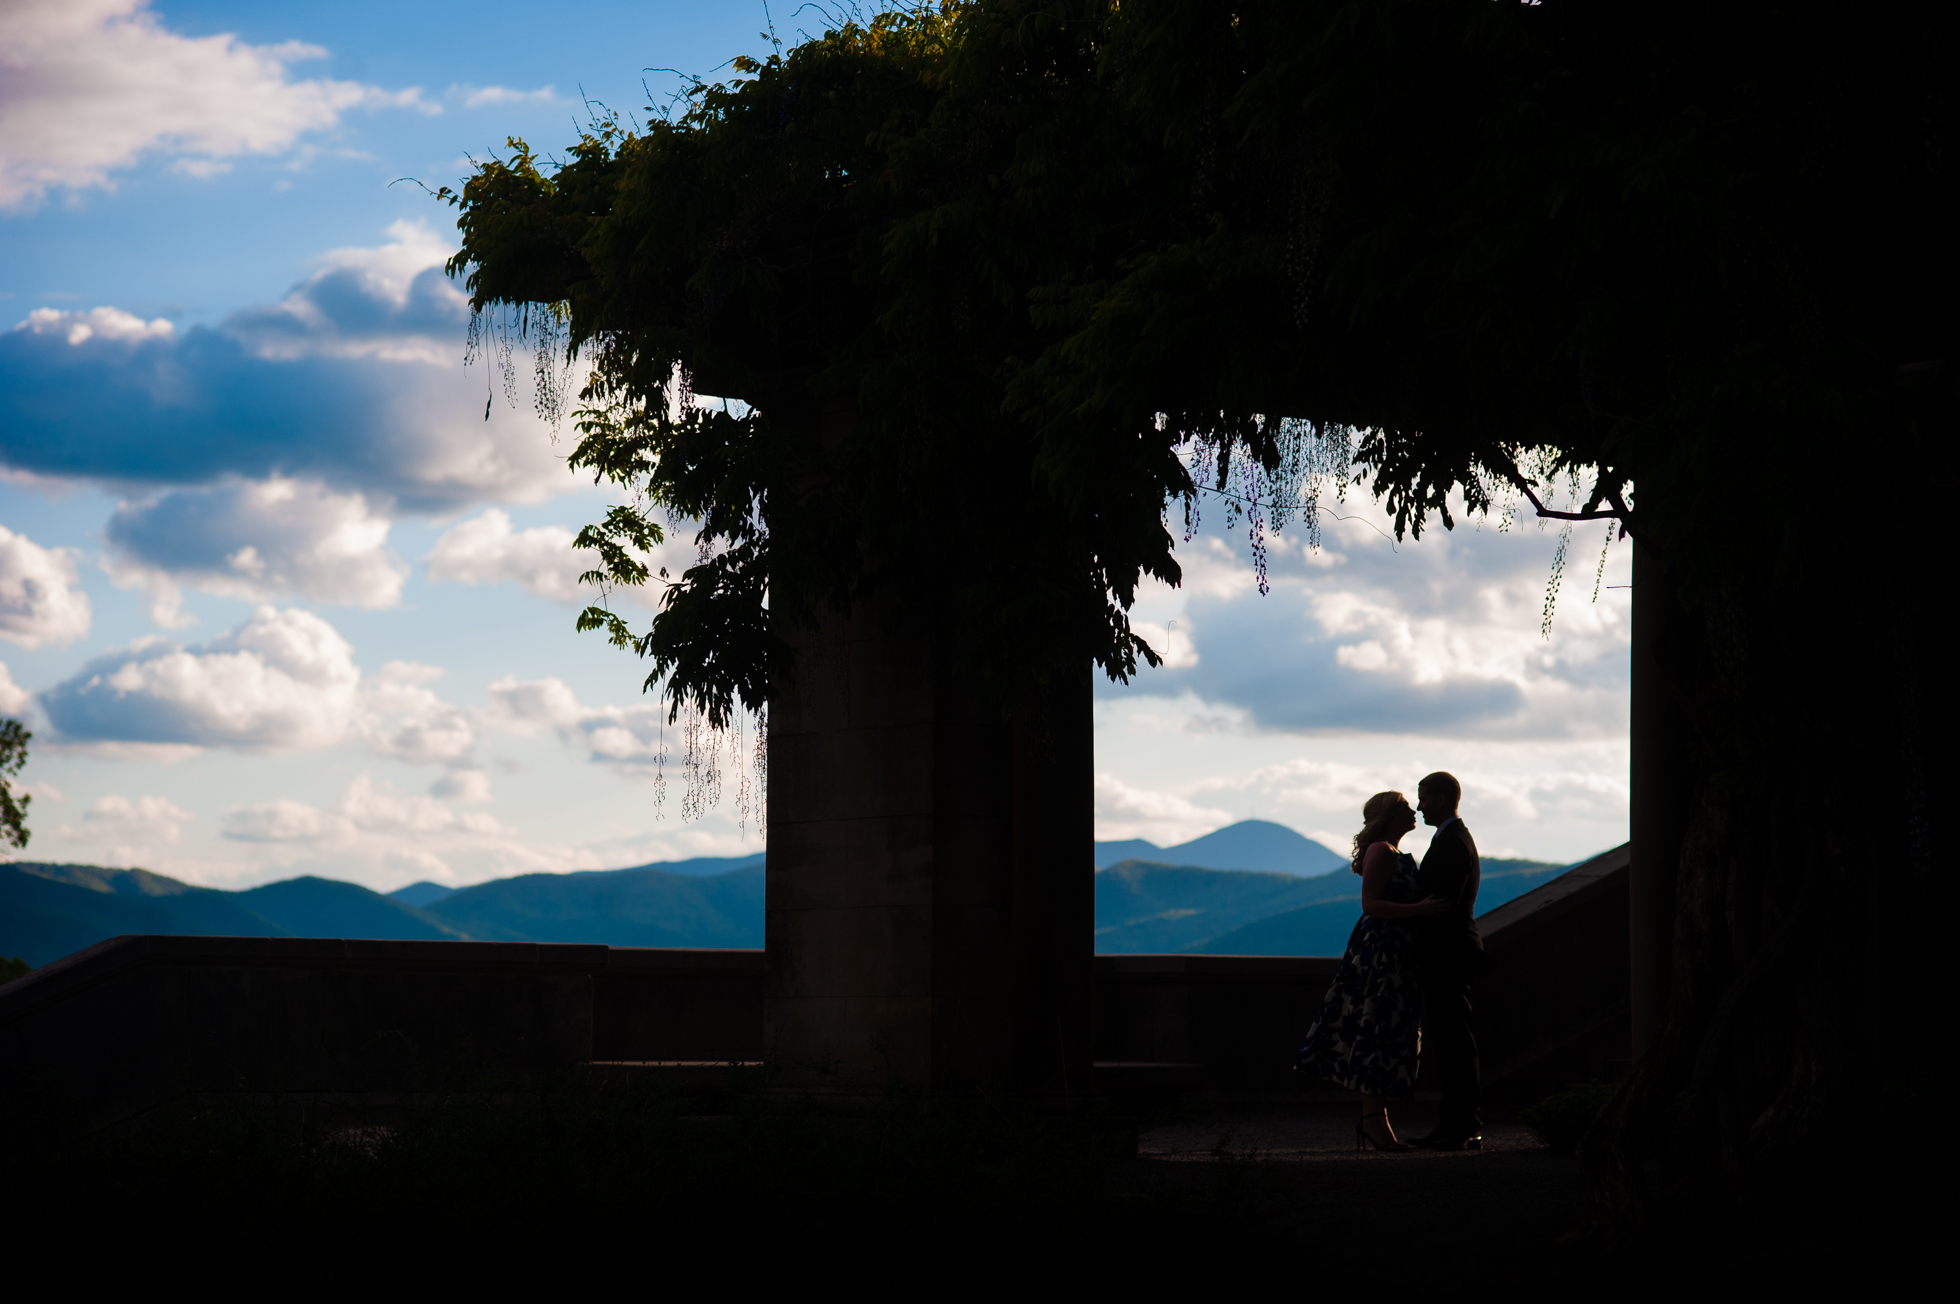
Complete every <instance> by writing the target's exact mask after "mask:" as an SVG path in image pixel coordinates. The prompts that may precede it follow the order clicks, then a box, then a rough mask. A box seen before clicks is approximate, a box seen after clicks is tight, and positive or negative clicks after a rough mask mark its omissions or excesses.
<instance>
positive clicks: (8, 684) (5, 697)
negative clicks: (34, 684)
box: [0, 661, 34, 716]
mask: <svg viewBox="0 0 1960 1304" xmlns="http://www.w3.org/2000/svg"><path fill="white" fill-rule="evenodd" d="M33 705H34V694H32V693H30V692H28V691H27V690H26V689H25V688H22V687H21V686H20V685H19V684H16V683H15V682H14V672H13V671H11V670H9V669H7V663H6V662H4V661H0V715H12V716H23V715H26V714H27V712H28V710H29V709H30V708H32V707H33Z"/></svg>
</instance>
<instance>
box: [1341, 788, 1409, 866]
mask: <svg viewBox="0 0 1960 1304" xmlns="http://www.w3.org/2000/svg"><path fill="white" fill-rule="evenodd" d="M1408 804H1409V799H1408V798H1407V797H1404V796H1403V795H1402V794H1401V793H1399V792H1378V793H1376V794H1375V795H1374V796H1372V797H1370V798H1368V804H1367V805H1365V806H1363V807H1362V808H1361V818H1362V819H1363V820H1364V821H1366V822H1365V823H1364V824H1362V826H1361V832H1359V833H1357V834H1355V835H1354V872H1355V873H1357V874H1359V873H1360V872H1361V857H1362V856H1364V855H1366V854H1367V852H1368V848H1369V847H1371V846H1373V845H1374V844H1375V843H1377V842H1381V841H1383V840H1384V839H1383V837H1382V834H1383V832H1384V831H1386V830H1387V828H1388V824H1389V820H1390V819H1391V818H1392V817H1393V816H1394V814H1395V812H1396V811H1398V810H1400V809H1401V808H1402V807H1404V806H1407V805H1408Z"/></svg>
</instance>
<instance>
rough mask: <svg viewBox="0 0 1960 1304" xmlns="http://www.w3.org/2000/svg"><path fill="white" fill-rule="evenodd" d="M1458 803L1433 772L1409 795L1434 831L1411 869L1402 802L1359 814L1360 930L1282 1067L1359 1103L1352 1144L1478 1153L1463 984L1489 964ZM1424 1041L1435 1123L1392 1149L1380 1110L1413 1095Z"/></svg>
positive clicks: (1473, 855) (1472, 1040)
mask: <svg viewBox="0 0 1960 1304" xmlns="http://www.w3.org/2000/svg"><path fill="white" fill-rule="evenodd" d="M1462 799H1463V788H1462V786H1461V785H1460V784H1458V783H1457V781H1456V779H1455V778H1454V777H1453V776H1451V775H1448V774H1444V773H1442V772H1441V771H1438V772H1437V773H1435V774H1432V775H1430V776H1429V777H1428V778H1426V779H1424V780H1423V781H1422V782H1421V783H1420V784H1418V785H1417V787H1416V807H1417V809H1419V810H1421V811H1422V817H1423V819H1424V820H1426V821H1427V822H1428V823H1429V824H1430V826H1431V827H1433V828H1434V829H1435V830H1436V834H1435V836H1434V837H1433V838H1432V839H1431V840H1430V843H1429V851H1428V852H1427V853H1426V854H1425V855H1424V856H1423V858H1422V864H1421V866H1420V867H1418V866H1417V864H1416V860H1415V857H1414V856H1411V855H1409V854H1407V853H1406V852H1404V851H1402V850H1401V841H1402V836H1403V835H1404V834H1406V833H1407V832H1408V831H1409V830H1410V829H1413V828H1414V827H1415V826H1416V812H1415V811H1414V810H1411V809H1410V808H1409V801H1408V798H1406V797H1404V796H1403V795H1402V794H1401V793H1399V792H1378V793H1376V794H1375V795H1374V796H1372V797H1370V798H1369V799H1368V804H1367V805H1366V806H1364V807H1362V808H1361V817H1362V819H1363V820H1364V821H1366V822H1365V823H1364V824H1363V825H1362V828H1361V832H1359V833H1357V834H1355V835H1354V872H1355V873H1357V874H1359V875H1361V922H1360V923H1358V924H1356V925H1355V926H1354V932H1353V934H1351V935H1350V936H1349V938H1348V945H1347V954H1346V955H1344V956H1342V957H1341V968H1340V972H1339V973H1337V974H1335V975H1334V985H1333V986H1332V987H1329V988H1328V989H1327V997H1326V1000H1325V1001H1323V1002H1322V1004H1321V1009H1320V1017H1319V1018H1318V1019H1316V1020H1315V1021H1314V1024H1313V1026H1312V1027H1311V1028H1309V1029H1308V1030H1307V1039H1306V1041H1305V1043H1304V1044H1303V1045H1302V1046H1301V1047H1300V1055H1299V1058H1298V1059H1297V1060H1296V1061H1295V1062H1294V1067H1295V1068H1296V1069H1301V1070H1307V1071H1312V1072H1316V1073H1319V1074H1321V1075H1322V1076H1324V1077H1326V1078H1328V1079H1330V1080H1332V1081H1333V1082H1335V1083H1338V1084H1339V1085H1340V1086H1343V1087H1346V1088H1347V1089H1348V1090H1350V1091H1358V1092H1360V1093H1361V1118H1360V1121H1358V1122H1357V1123H1356V1124H1355V1128H1354V1135H1355V1145H1356V1146H1359V1145H1360V1144H1361V1143H1362V1141H1364V1140H1366V1141H1368V1142H1370V1143H1372V1144H1373V1145H1374V1147H1375V1149H1377V1150H1407V1149H1408V1148H1409V1147H1410V1146H1416V1147H1419V1148H1421V1149H1425V1150H1479V1149H1482V1148H1483V1135H1482V1133H1483V1122H1482V1121H1481V1120H1480V1119H1479V1118H1478V1117H1477V1037H1476V1032H1475V1030H1474V1029H1473V1027H1472V1025H1471V1017H1470V984H1471V982H1472V981H1473V980H1475V979H1477V978H1479V977H1481V976H1482V975H1484V974H1486V973H1488V972H1489V971H1490V967H1491V965H1490V960H1489V959H1488V957H1486V956H1485V955H1484V942H1483V939H1482V938H1481V937H1479V936H1478V935H1477V924H1476V918H1475V916H1476V907H1477V881H1478V879H1479V877H1480V876H1481V867H1480V865H1479V864H1478V861H1477V844H1476V843H1475V842H1473V841H1471V839H1470V830H1469V829H1467V828H1465V827H1464V825H1463V821H1462V820H1461V819H1459V818H1457V813H1456V808H1457V804H1458V803H1459V802H1460V801H1461V800H1462ZM1425 1039H1426V1040H1427V1041H1428V1043H1429V1044H1428V1047H1427V1049H1428V1051H1429V1054H1430V1056H1431V1057H1432V1058H1433V1059H1434V1061H1435V1065H1436V1079H1437V1085H1438V1086H1440V1087H1441V1088H1442V1093H1443V1104H1442V1111H1441V1117H1440V1119H1439V1121H1438V1122H1437V1124H1436V1130H1435V1131H1433V1132H1431V1133H1430V1134H1429V1135H1427V1136H1422V1137H1414V1138H1411V1139H1410V1140H1409V1141H1407V1142H1403V1141H1399V1140H1397V1139H1396V1136H1395V1129H1394V1128H1393V1127H1391V1126H1390V1124H1389V1121H1388V1102H1389V1101H1391V1100H1407V1099H1409V1097H1410V1096H1412V1095H1413V1094H1414V1093H1415V1085H1416V1064H1417V1058H1418V1056H1419V1054H1420V1053H1421V1051H1422V1050H1423V1049H1424V1047H1423V1044H1422V1043H1423V1041H1424V1040H1425Z"/></svg>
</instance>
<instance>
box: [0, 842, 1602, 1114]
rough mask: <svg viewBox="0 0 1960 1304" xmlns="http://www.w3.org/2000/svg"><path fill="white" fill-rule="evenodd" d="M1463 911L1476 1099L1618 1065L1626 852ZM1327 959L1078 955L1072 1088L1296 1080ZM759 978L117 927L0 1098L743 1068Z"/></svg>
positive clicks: (557, 953)
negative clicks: (1477, 960) (1087, 984)
mask: <svg viewBox="0 0 1960 1304" xmlns="http://www.w3.org/2000/svg"><path fill="white" fill-rule="evenodd" d="M1478 922H1479V925H1480V926H1481V927H1482V929H1483V932H1484V937H1485V941H1486V945H1487V946H1488V947H1489V949H1490V952H1491V955H1492V957H1493V959H1494V960H1495V961H1496V962H1497V970H1496V972H1495V973H1493V974H1492V975H1491V976H1490V977H1488V978H1485V979H1484V980H1482V981H1481V982H1479V983H1478V984H1477V986H1476V988H1475V992H1474V999H1475V1001H1476V1006H1477V1020H1478V1032H1479V1037H1480V1040H1481V1042H1482V1048H1483V1063H1484V1076H1485V1082H1486V1086H1487V1097H1488V1099H1489V1101H1490V1103H1491V1106H1492V1108H1493V1110H1495V1111H1499V1112H1501V1111H1503V1110H1506V1109H1509V1108H1515V1107H1517V1106H1518V1105H1522V1104H1527V1103H1529V1102H1530V1101H1532V1100H1535V1099H1538V1098H1539V1097H1541V1096H1543V1095H1544V1094H1545V1093H1547V1092H1548V1091H1551V1090H1554V1089H1556V1088H1557V1087H1560V1086H1563V1085H1565V1084H1567V1083H1570V1082H1583V1081H1588V1080H1592V1079H1601V1080H1612V1079H1614V1078H1617V1077H1618V1076H1619V1075H1620V1074H1621V1073H1623V1072H1624V1070H1625V1067H1626V1060H1627V1057H1628V1054H1629V1052H1628V1045H1629V1036H1630V1028H1629V1020H1628V979H1627V928H1628V920H1627V848H1625V847H1621V848H1619V849H1617V850H1615V851H1613V852H1609V853H1608V854H1607V855H1604V856H1601V857H1598V858H1596V859H1594V860H1592V861H1589V862H1587V863H1586V864H1584V865H1580V866H1578V867H1576V868H1574V869H1572V870H1571V871H1569V872H1567V873H1566V874H1564V875H1562V876H1561V877H1559V878H1557V879H1555V880H1553V881H1552V882H1550V883H1547V884H1545V885H1543V886H1542V887H1539V888H1538V889H1536V890H1535V891H1533V892H1530V893H1527V894H1526V895H1524V896H1522V897H1519V898H1518V899H1517V900H1515V901H1512V902H1509V903H1507V904H1505V905H1503V906H1500V907H1498V908H1497V909H1496V910H1494V911H1491V912H1489V913H1488V914H1486V915H1484V916H1482V917H1481V918H1480V919H1479V921H1478ZM1338 963H1339V962H1338V960H1336V959H1334V958H1331V957H1323V958H1298V957H1289V956H1226V955H1106V956H1097V957H1095V959H1094V974H1095V1021H1094V1034H1093V1048H1094V1058H1095V1060H1096V1061H1097V1063H1096V1066H1095V1069H1094V1071H1093V1072H1094V1082H1095V1086H1096V1089H1097V1090H1099V1091H1102V1092H1104V1093H1113V1094H1119V1095H1120V1094H1123V1093H1126V1092H1141V1093H1160V1092H1167V1091H1191V1090H1213V1091H1231V1092H1244V1091H1254V1092H1300V1091H1306V1090H1311V1089H1313V1088H1314V1087H1315V1085H1316V1084H1314V1083H1308V1082H1301V1081H1300V1080H1299V1079H1298V1077H1297V1075H1295V1074H1293V1073H1291V1072H1290V1065H1291V1063H1292V1056H1293V1050H1294V1048H1295V1046H1296V1045H1297V1043H1298V1040H1299V1037H1300V1035H1301V1033H1302V1032H1304V1031H1305V1029H1306V1026H1307V1024H1308V1023H1309V1022H1310V1021H1311V1020H1312V1018H1313V1013H1314V1011H1315V1010H1316V1009H1317V1008H1318V1006H1319V1003H1320V999H1321V996H1322V994H1323V993H1324V992H1325V991H1326V989H1327V985H1328V982H1329V981H1330V980H1331V979H1332V977H1333V974H1334V970H1335V968H1336V967H1337V965H1338ZM764 983H765V965H764V958H763V953H762V952H761V951H735V950H655V949H642V948H631V947H605V946H553V945H537V944H530V943H503V942H385V941H335V940H313V939H306V938H239V937H119V938H114V939H111V940H110V941H107V942H103V943H101V944H99V945H97V946H93V947H90V948H89V949H88V950H86V951H81V952H78V953H77V954H75V955H72V956H69V957H67V958H66V959H63V960H60V961H57V962H56V963H54V964H52V965H48V966H46V967H45V968H42V969H38V970H36V971H35V972H34V973H32V974H29V975H28V976H27V977H25V978H22V979H20V980H18V981H16V982H13V983H10V984H8V985H7V986H5V987H4V988H0V1108H5V1109H6V1110H8V1111H10V1113H11V1115H12V1116H13V1117H15V1118H19V1117H23V1116H33V1117H36V1118H46V1119H49V1120H50V1121H53V1122H57V1123H58V1124H60V1125H62V1126H71V1127H79V1128H84V1129H92V1128H98V1127H102V1126H107V1125H110V1124H114V1123H117V1122H120V1121H122V1120H125V1119H129V1118H132V1117H135V1116H137V1115H140V1114H142V1113H144V1112H145V1111H147V1110H150V1109H153V1108H155V1107H157V1106H158V1105H161V1104H163V1103H166V1102H168V1101H171V1100H174V1099H177V1098H180V1097H183V1096H187V1095H213V1094H236V1093H243V1094H247V1095H253V1096H315V1097H334V1096H343V1097H345V1096H364V1097H375V1096H386V1095H389V1094H391V1093H402V1092H417V1091H440V1090H459V1089H475V1090H483V1089H512V1088H516V1089H521V1088H525V1087H533V1086H538V1085H542V1084H545V1083H548V1082H550V1081H552V1080H554V1079H558V1078H562V1077H564V1076H565V1075H567V1074H569V1073H571V1072H573V1071H574V1070H575V1069H577V1067H578V1066H580V1065H582V1064H589V1063H594V1062H597V1063H601V1064H614V1065H625V1064H633V1065H640V1064H645V1063H647V1062H659V1063H663V1064H668V1065H675V1064H683V1063H684V1064H702V1063H728V1062H751V1061H758V1060H762V1059H764V1058H766V1057H767V1056H768V1053H769V1052H770V1050H771V1048H770V1047H769V1046H767V1045H766V1044H765V1034H764V1021H763V1008H764ZM615 1071H623V1070H615ZM635 1071H637V1070H635ZM1069 1086H1070V1088H1071V1089H1073V1090H1079V1088H1074V1084H1072V1083H1071V1084H1069Z"/></svg>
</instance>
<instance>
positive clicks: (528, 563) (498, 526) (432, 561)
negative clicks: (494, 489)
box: [427, 508, 593, 602]
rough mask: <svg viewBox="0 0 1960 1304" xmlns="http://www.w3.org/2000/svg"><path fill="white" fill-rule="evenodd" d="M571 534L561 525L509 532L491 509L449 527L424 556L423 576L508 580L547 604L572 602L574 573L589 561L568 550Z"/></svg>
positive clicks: (502, 516) (504, 518) (506, 520)
mask: <svg viewBox="0 0 1960 1304" xmlns="http://www.w3.org/2000/svg"><path fill="white" fill-rule="evenodd" d="M573 537H574V536H573V534H572V532H571V531H570V530H568V529H566V528H564V527H563V526H561V525H541V526H537V527H535V528H533V529H529V530H513V529H511V525H510V515H509V514H508V513H506V512H500V511H498V510H496V509H495V508H491V509H490V510H488V511H486V512H484V513H483V515H481V516H478V517H476V518H474V519H473V520H468V521H463V522H460V523H458V524H456V525H453V526H451V527H450V528H449V529H448V530H446V531H444V532H443V535H442V537H441V538H439V539H437V540H436V546H435V548H434V549H433V550H431V551H430V553H429V556H428V558H427V561H428V566H429V578H430V579H432V580H435V581H437V582H439V583H449V584H498V583H502V582H505V581H508V582H510V583H513V584H518V585H521V586H522V587H523V588H524V589H525V590H526V591H527V592H529V593H532V594H535V595H536V596H538V597H540V598H545V599H548V600H550V601H553V602H574V601H577V600H578V599H579V598H580V597H581V596H582V595H581V594H580V592H579V582H578V577H579V574H580V573H581V572H583V571H587V570H590V569H591V568H592V565H593V559H592V558H591V557H589V556H585V555H582V554H581V553H579V552H578V550H577V549H575V548H573V546H572V540H573Z"/></svg>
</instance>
